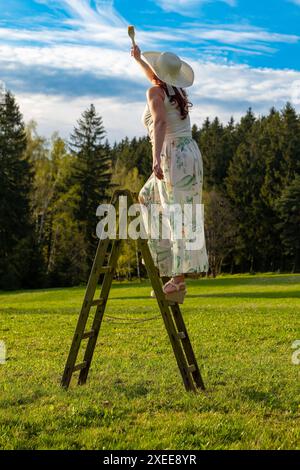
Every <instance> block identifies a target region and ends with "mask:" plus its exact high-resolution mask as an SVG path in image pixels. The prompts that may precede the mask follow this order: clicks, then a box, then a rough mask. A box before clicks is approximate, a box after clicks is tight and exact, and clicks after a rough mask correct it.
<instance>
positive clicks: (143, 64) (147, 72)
mask: <svg viewBox="0 0 300 470" xmlns="http://www.w3.org/2000/svg"><path fill="white" fill-rule="evenodd" d="M131 55H132V57H134V58H135V60H136V61H137V62H138V63H139V64H140V66H141V67H142V69H143V71H144V73H145V75H146V77H147V78H148V79H149V80H150V82H153V79H154V72H153V70H151V68H150V67H149V65H148V64H146V62H144V61H143V59H142V58H141V50H140V48H139V46H137V45H135V46H132V47H131Z"/></svg>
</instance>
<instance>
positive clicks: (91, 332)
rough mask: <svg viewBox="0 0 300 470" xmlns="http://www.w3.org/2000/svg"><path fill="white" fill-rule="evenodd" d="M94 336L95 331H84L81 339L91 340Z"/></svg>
mask: <svg viewBox="0 0 300 470" xmlns="http://www.w3.org/2000/svg"><path fill="white" fill-rule="evenodd" d="M94 335H95V331H94V330H91V331H85V332H84V333H83V335H82V339H87V338H92V337H93V336H94Z"/></svg>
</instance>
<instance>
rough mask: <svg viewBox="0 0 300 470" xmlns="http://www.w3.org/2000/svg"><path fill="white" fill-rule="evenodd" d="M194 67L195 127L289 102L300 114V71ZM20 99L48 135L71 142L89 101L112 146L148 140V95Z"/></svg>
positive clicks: (26, 113) (33, 96) (19, 95)
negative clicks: (130, 99) (128, 140)
mask: <svg viewBox="0 0 300 470" xmlns="http://www.w3.org/2000/svg"><path fill="white" fill-rule="evenodd" d="M190 63H191V65H192V67H193V68H194V70H195V76H196V81H195V84H194V86H193V87H192V88H191V89H188V90H187V91H188V93H189V98H190V100H191V101H192V103H193V104H194V107H193V108H192V110H191V121H192V123H196V124H197V125H201V123H202V122H203V120H204V119H205V118H206V117H207V116H208V117H210V118H211V119H213V118H214V117H215V116H218V117H219V118H220V119H221V121H223V122H224V123H226V122H227V121H228V120H229V118H230V117H231V116H234V118H235V119H236V120H238V119H239V118H240V117H241V116H242V115H243V114H244V113H245V111H246V109H247V108H248V107H249V106H252V107H253V111H254V112H256V113H258V114H262V113H267V112H268V110H269V109H270V108H271V106H275V107H277V108H278V109H279V108H281V107H282V106H283V105H284V104H285V103H286V101H288V100H289V101H291V102H292V103H293V104H294V105H295V107H296V108H298V109H299V111H300V85H299V84H300V72H297V71H294V70H273V69H269V68H251V67H249V66H246V65H230V66H229V65H224V64H223V65H222V64H214V63H210V62H206V63H205V62H204V63H201V62H198V61H192V60H190ZM124 70H125V69H124ZM137 80H143V78H142V74H141V72H140V73H139V74H137ZM145 85H146V82H145ZM145 91H146V86H145ZM16 97H17V100H18V102H19V103H20V107H21V111H22V112H23V113H24V117H25V119H26V120H27V121H28V120H30V119H35V120H36V121H37V122H38V124H39V131H40V132H41V133H42V134H45V135H47V136H49V135H50V134H51V133H52V132H53V131H55V130H59V131H60V133H61V135H62V136H63V137H68V136H69V133H70V132H71V130H72V128H73V126H74V125H75V124H76V120H77V119H78V118H79V117H80V115H81V113H82V112H83V111H84V110H85V109H86V108H87V107H88V106H89V104H90V103H91V102H93V103H94V104H95V106H96V109H97V111H98V112H99V114H100V115H101V116H102V117H103V122H104V126H105V128H106V131H107V138H108V139H109V141H110V142H111V143H113V142H114V141H115V140H117V141H119V140H120V139H121V138H123V137H125V136H126V135H127V136H128V137H130V138H132V137H134V136H137V137H138V136H142V135H146V129H145V128H144V127H143V124H142V121H141V116H142V112H143V108H144V106H145V103H146V96H145V99H144V100H141V101H139V100H136V101H134V102H131V103H130V104H128V103H127V99H126V96H124V97H122V98H120V97H118V98H110V97H108V98H105V97H103V98H102V97H100V98H99V96H93V95H90V96H86V97H78V98H73V99H70V98H69V97H64V96H51V95H46V94H34V93H30V94H28V93H17V95H16ZM296 98H297V99H296Z"/></svg>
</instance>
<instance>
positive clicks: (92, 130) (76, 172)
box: [70, 104, 111, 265]
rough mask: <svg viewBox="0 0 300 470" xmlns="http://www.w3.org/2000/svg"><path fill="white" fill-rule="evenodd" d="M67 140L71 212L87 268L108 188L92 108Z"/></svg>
mask: <svg viewBox="0 0 300 470" xmlns="http://www.w3.org/2000/svg"><path fill="white" fill-rule="evenodd" d="M77 124H78V125H77V127H75V128H74V131H73V134H72V135H71V139H70V148H71V152H72V154H73V155H74V157H75V163H74V168H73V172H72V181H73V183H74V184H77V185H78V188H79V202H78V207H77V210H76V213H75V216H76V218H77V219H78V220H79V222H80V224H81V227H82V231H83V234H84V239H85V241H86V244H87V262H88V264H89V265H90V264H91V263H92V260H93V258H94V255H95V248H96V245H97V242H98V241H99V240H98V239H97V236H96V226H97V222H98V220H97V217H96V210H97V207H98V206H99V204H101V203H103V202H107V201H108V198H107V191H108V189H109V187H110V185H111V157H110V152H109V151H108V148H107V144H106V145H104V144H103V139H104V136H105V130H104V127H103V123H102V117H101V116H98V115H97V113H96V109H95V106H94V105H93V104H91V105H90V108H89V109H87V110H86V111H84V113H83V114H82V117H81V118H80V119H79V120H78V123H77Z"/></svg>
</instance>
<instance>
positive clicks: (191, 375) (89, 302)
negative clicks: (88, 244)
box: [61, 190, 205, 392]
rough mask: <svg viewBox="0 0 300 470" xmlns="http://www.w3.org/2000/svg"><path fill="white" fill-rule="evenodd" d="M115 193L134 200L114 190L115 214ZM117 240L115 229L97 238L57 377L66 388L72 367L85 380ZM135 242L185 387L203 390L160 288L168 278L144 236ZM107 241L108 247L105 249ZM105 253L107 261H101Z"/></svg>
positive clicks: (179, 320) (179, 321)
mask: <svg viewBox="0 0 300 470" xmlns="http://www.w3.org/2000/svg"><path fill="white" fill-rule="evenodd" d="M119 196H127V203H128V206H130V205H131V204H133V203H136V202H137V197H136V196H137V195H136V193H132V192H131V191H129V190H117V191H115V192H114V194H113V196H112V199H111V204H112V205H114V206H115V209H116V214H117V215H118V210H119ZM117 219H118V217H117ZM121 241H122V240H121V239H120V238H118V229H117V234H116V238H115V239H112V240H110V239H109V238H106V239H100V240H99V243H98V247H97V250H96V255H95V259H94V262H93V266H92V270H91V273H90V276H89V280H88V283H87V288H86V292H85V296H84V300H83V304H82V308H81V311H80V315H79V318H78V322H77V326H76V330H75V334H74V337H73V341H72V344H71V348H70V352H69V355H68V359H67V362H66V366H65V370H64V373H63V376H62V380H61V385H62V387H64V388H68V386H69V384H70V381H71V378H72V375H73V373H74V372H76V371H79V378H78V384H84V383H85V382H86V380H87V376H88V373H89V369H90V366H91V362H92V358H93V353H94V350H95V346H96V342H97V338H98V335H99V331H100V327H101V323H102V319H103V315H104V312H105V307H106V303H107V300H108V296H109V291H110V288H111V284H112V281H113V277H114V274H115V270H116V265H117V261H118V257H119V253H120V245H121ZM137 244H138V250H139V251H140V252H141V255H142V257H143V259H144V263H145V267H146V269H147V273H148V276H149V278H150V281H151V284H152V287H153V290H154V291H155V294H156V300H157V303H158V306H159V309H160V312H161V315H162V318H163V321H164V324H165V327H166V329H167V332H168V335H169V339H170V342H171V345H172V348H173V351H174V354H175V358H176V361H177V364H178V367H179V370H180V373H181V375H182V379H183V383H184V386H185V389H186V390H188V391H194V392H196V391H197V390H198V389H202V390H204V389H205V387H204V383H203V380H202V377H201V374H200V371H199V367H198V364H197V361H196V357H195V354H194V351H193V348H192V345H191V342H190V339H189V336H188V332H187V329H186V326H185V323H184V320H183V317H182V314H181V311H180V308H179V305H178V304H177V303H173V304H171V303H170V302H169V301H167V300H166V298H165V295H164V293H163V290H162V281H163V282H166V280H168V278H163V280H161V279H160V277H159V275H158V270H157V268H156V266H155V265H154V262H153V259H152V256H151V253H150V250H149V247H148V243H147V240H145V239H143V238H139V239H138V240H137ZM110 245H111V249H110V250H109V251H108V248H109V246H110ZM107 257H108V264H107V265H104V262H105V260H106V258H107ZM103 273H104V277H103V281H102V284H101V290H100V296H99V298H94V296H95V291H96V288H97V284H98V282H99V278H100V275H101V274H103ZM93 306H95V307H96V311H95V314H94V317H93V319H92V320H93V321H92V327H91V329H90V330H88V331H86V325H87V321H88V319H89V316H90V311H91V308H92V307H93ZM85 340H86V341H87V344H86V347H85V353H84V358H83V361H82V362H79V363H76V361H77V356H78V353H79V349H80V346H81V343H82V341H85Z"/></svg>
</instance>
